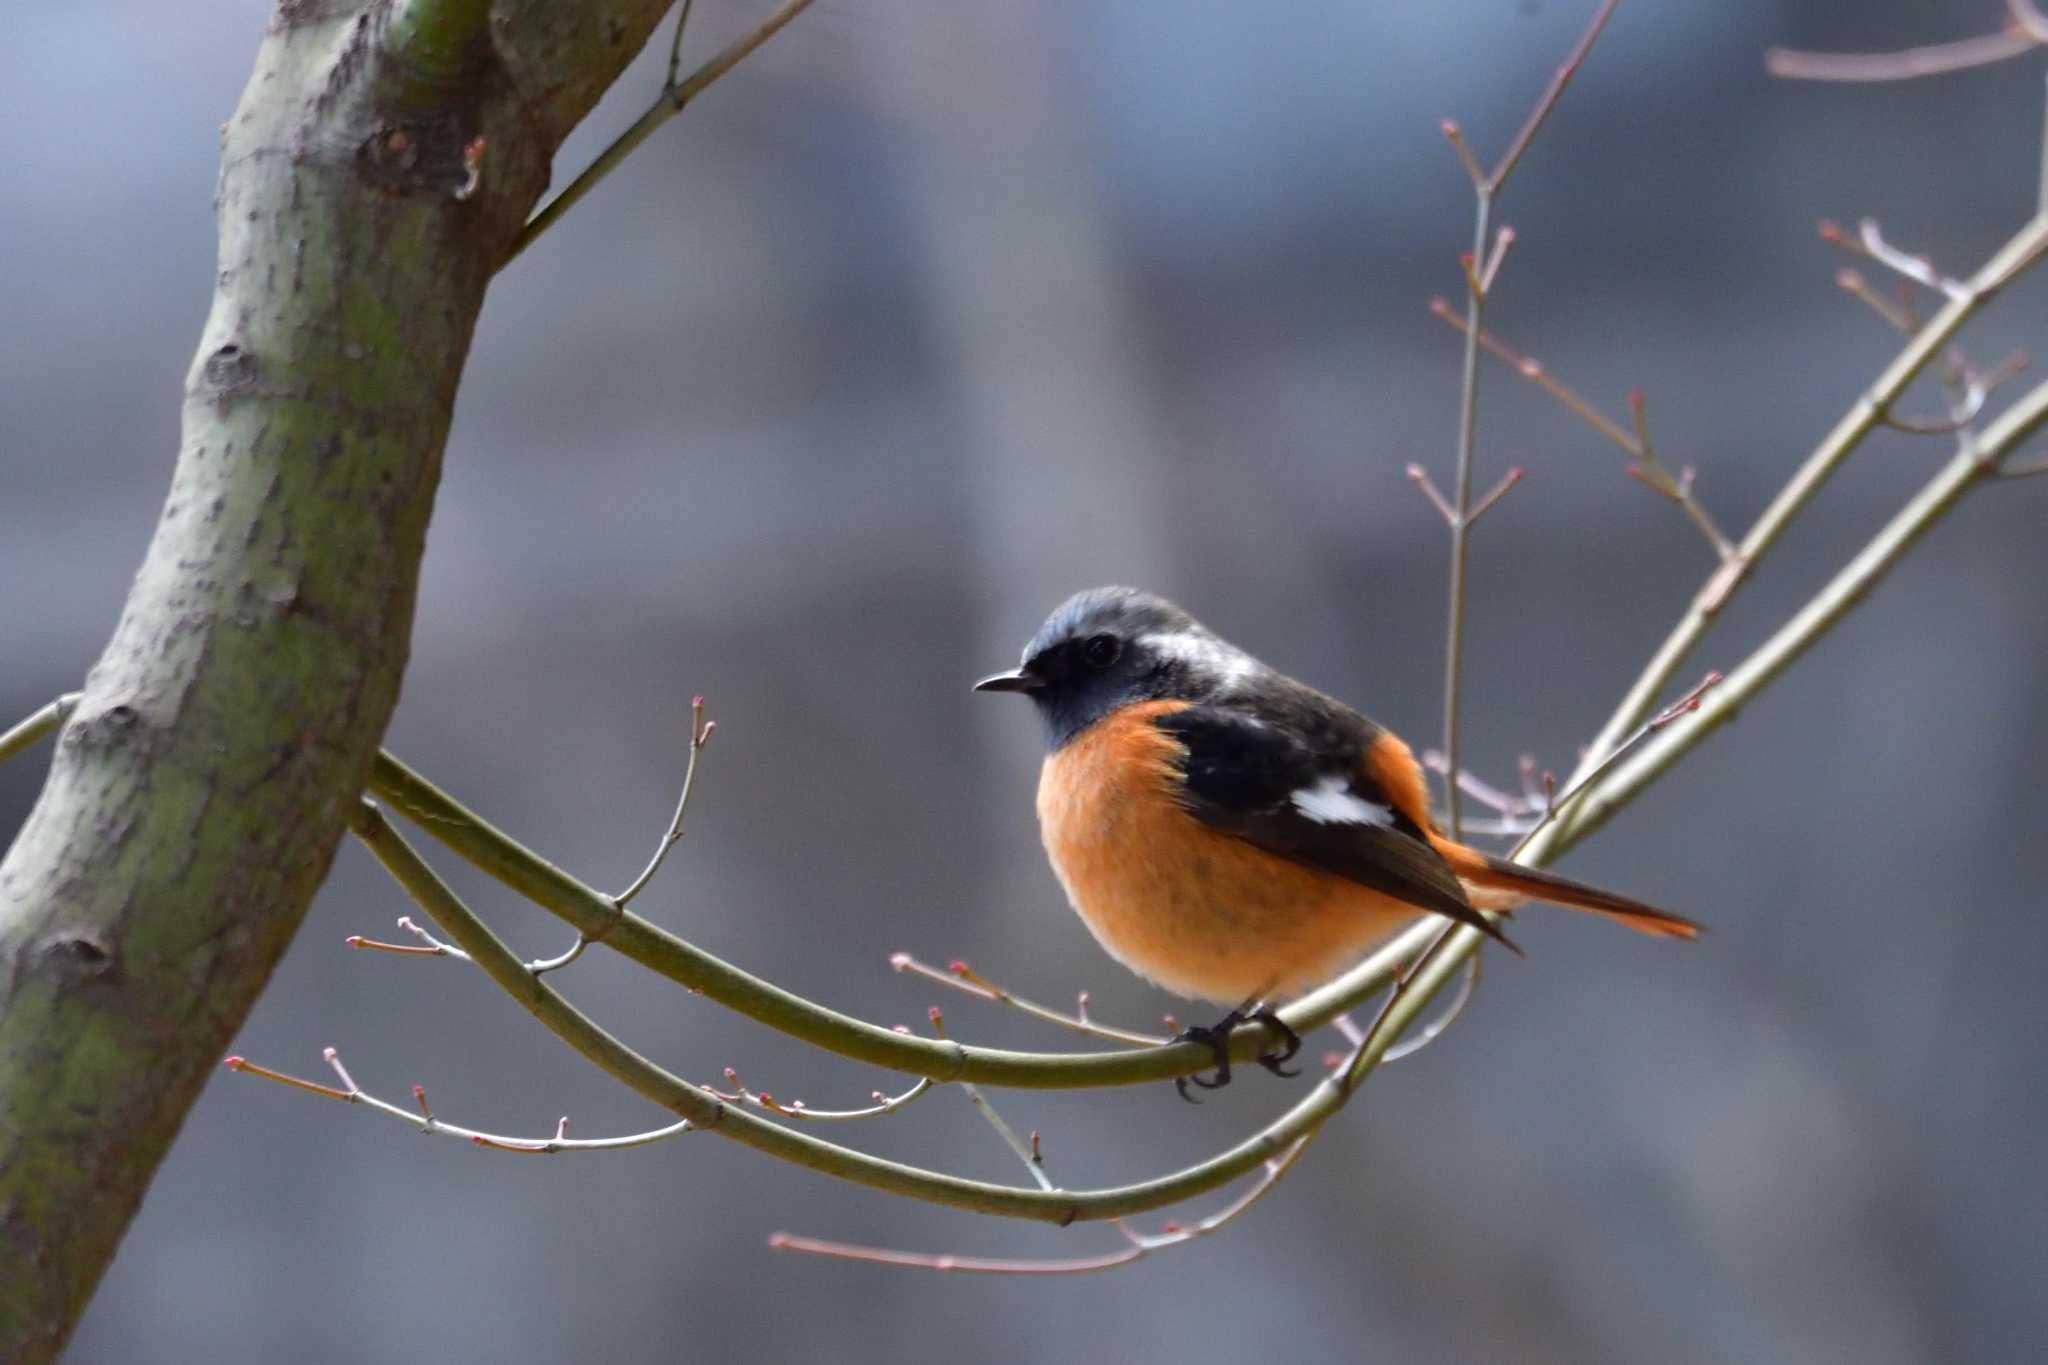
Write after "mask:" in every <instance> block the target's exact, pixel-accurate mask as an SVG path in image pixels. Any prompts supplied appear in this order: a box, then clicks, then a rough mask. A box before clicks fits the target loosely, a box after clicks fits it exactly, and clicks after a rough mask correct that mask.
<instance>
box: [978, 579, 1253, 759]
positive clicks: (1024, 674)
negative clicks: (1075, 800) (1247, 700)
mask: <svg viewBox="0 0 2048 1365" xmlns="http://www.w3.org/2000/svg"><path fill="white" fill-rule="evenodd" d="M1193 642H1199V645H1198V646H1196V647H1194V648H1191V647H1190V646H1191V643H1193ZM1212 642H1213V647H1214V648H1215V649H1219V650H1229V649H1230V646H1228V645H1225V644H1224V643H1223V642H1222V641H1220V640H1216V639H1215V637H1214V636H1212V635H1210V634H1209V632H1208V631H1207V630H1205V629H1203V628H1202V626H1201V625H1200V624H1199V623H1197V622H1196V621H1195V619H1194V618H1193V617H1191V616H1189V615H1188V614H1187V613H1186V612H1184V611H1182V610H1181V609H1180V608H1179V607H1176V606H1174V605H1173V604H1172V603H1171V602H1168V601H1166V600H1164V599H1163V598H1158V597H1154V596H1152V595H1151V594H1149V593H1142V592H1138V591H1136V590H1135V589H1131V588H1094V589H1091V590H1089V591H1087V592H1083V593H1076V594H1075V595H1074V596H1072V597H1070V598H1068V599H1067V600H1066V601H1065V602H1063V603H1061V604H1060V606H1059V609H1058V610H1056V611H1054V612H1053V614H1052V615H1051V617H1049V618H1048V619H1047V620H1046V623H1045V624H1044V625H1043V626H1042V627H1040V628H1039V631H1038V634H1037V636H1036V637H1034V638H1033V639H1032V641H1031V643H1030V644H1029V645H1027V646H1025V649H1024V662H1023V665H1022V666H1021V667H1019V668H1018V669H1017V670H1016V671H1015V672H1013V673H998V674H997V675H996V676H995V677H993V678H984V679H983V680H982V681H981V682H979V683H977V684H975V690H976V691H981V692H1022V693H1025V694H1026V695H1028V696H1029V697H1030V698H1031V700H1032V701H1033V702H1035V703H1037V705H1038V712H1039V714H1040V715H1041V716H1042V717H1044V719H1045V723H1046V730H1047V740H1048V742H1049V743H1050V745H1051V747H1053V748H1055V749H1057V748H1059V747H1060V746H1061V745H1063V744H1065V743H1066V742H1067V741H1068V740H1070V739H1072V738H1074V736H1076V735H1078V734H1080V733H1081V732H1082V731H1083V730H1086V729H1087V728H1088V727H1089V726H1091V725H1093V724H1094V723H1095V722H1096V721H1098V720H1100V719H1102V717H1104V716H1106V715H1108V714H1109V713H1110V712H1111V711H1114V710H1116V709H1117V708H1118V707H1120V706H1127V705H1129V704H1130V703H1132V702H1138V701H1150V700H1154V699H1156V698H1160V697H1180V696H1187V697H1189V698H1191V699H1192V698H1193V697H1195V696H1199V695H1204V694H1205V693H1206V691H1207V690H1208V689H1209V688H1210V687H1211V685H1212V681H1213V680H1212V679H1211V678H1209V677H1208V676H1206V675H1204V674H1203V672H1202V670H1201V669H1200V667H1199V666H1198V665H1199V663H1200V662H1201V659H1200V656H1201V655H1202V654H1203V653H1204V652H1206V651H1207V650H1208V649H1209V648H1210V646H1211V643H1212ZM1232 652H1233V653H1234V652H1235V651H1232Z"/></svg>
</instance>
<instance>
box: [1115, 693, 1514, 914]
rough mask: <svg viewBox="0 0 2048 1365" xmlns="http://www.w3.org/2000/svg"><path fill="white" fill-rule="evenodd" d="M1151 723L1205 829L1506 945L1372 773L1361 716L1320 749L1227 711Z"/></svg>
mask: <svg viewBox="0 0 2048 1365" xmlns="http://www.w3.org/2000/svg"><path fill="white" fill-rule="evenodd" d="M1325 719H1328V718H1325ZM1153 723H1154V724H1156V725H1157V726H1158V727H1159V728H1160V729H1161V730H1163V731H1165V732H1166V733H1168V734H1170V735H1172V736H1173V737H1174V738H1175V739H1177V740H1179V741H1180V743H1181V745H1182V746H1183V747H1184V748H1185V749H1186V751H1187V755H1186V757H1185V758H1184V759H1183V760H1182V763H1181V769H1182V774H1183V777H1184V778H1185V782H1184V785H1183V787H1182V791H1181V800H1182V803H1183V804H1184V805H1185V806H1186V807H1187V809H1188V812H1189V813H1190V814H1191V815H1193V816H1194V817H1195V818H1196V819H1197V820H1200V821H1201V822H1202V823H1203V824H1205V825H1208V826H1210V827H1211V828H1212V829H1218V830H1222V831H1223V832H1225V833H1226V834H1233V835H1235V836H1237V837H1238V838H1240V839H1243V840H1244V841H1245V842H1246V843H1249V844H1252V845H1254V846H1256V847H1258V848H1262V849H1264V850H1265V851H1266V852H1268V853H1273V854H1277V855H1279V856H1280V857H1283V858H1289V859H1292V860H1293V861H1295V862H1298V863H1302V864H1305V865H1307V866H1309V867H1313V868H1316V869H1317V870H1319V871H1323V872H1329V873H1333V874H1335V875H1336V876H1339V877H1344V878H1347V879H1349V880H1351V881H1354V882H1357V883H1358V884H1359V885H1361V886H1369V887H1371V888H1372V889H1373V890H1375V891H1381V892H1384V893H1386V894H1387V895H1389V896H1392V897H1393V898H1394V899H1396V900H1399V901H1405V902H1406V903H1407V904H1409V905H1413V906H1415V907H1416V908H1418V909H1422V910H1432V911H1435V912H1436V913H1437V914H1439V915H1445V916H1448V917H1449V918H1451V919H1454V920H1457V921H1458V922H1459V923H1461V924H1469V925H1471V926H1472V927H1473V928H1475V929H1478V930H1480V931H1481V932H1483V933H1485V934H1487V935H1489V936H1490V937H1492V938H1496V939H1500V941H1501V942H1503V943H1507V939H1506V938H1505V936H1503V935H1502V934H1501V932H1500V930H1499V929H1497V928H1495V927H1494V925H1493V923H1492V921H1490V920H1488V919H1487V918H1486V917H1485V916H1484V915H1482V914H1480V913H1479V912H1478V911H1476V910H1474V909H1473V908H1472V904H1471V902H1470V901H1468V900H1466V898H1465V888H1464V887H1463V885H1462V884H1460V882H1459V881H1458V878H1457V875H1456V874H1455V873H1453V872H1452V871H1451V869H1450V867H1449V865H1447V864H1446V863H1445V862H1444V860H1443V858H1442V857H1441V856H1440V855H1439V854H1438V853H1437V851H1436V850H1435V849H1434V848H1432V847H1431V846H1430V844H1429V840H1428V839H1427V837H1425V835H1424V834H1423V832H1422V830H1421V829H1419V828H1417V826H1416V824H1415V822H1414V821H1413V820H1410V819H1409V818H1408V817H1407V816H1406V815H1404V814H1403V813H1402V812H1401V811H1400V810H1399V809H1398V808H1397V807H1396V806H1395V805H1394V803H1393V802H1392V801H1391V800H1389V799H1388V797H1387V794H1386V793H1385V792H1384V791H1382V790H1380V788H1379V786H1378V784H1376V783H1375V782H1373V780H1372V778H1371V777H1370V776H1369V775H1368V774H1367V772H1366V769H1365V754H1366V751H1367V748H1368V745H1369V743H1370V740H1371V739H1372V737H1373V736H1372V735H1371V734H1370V733H1369V732H1366V731H1364V730H1363V728H1362V727H1365V726H1367V725H1369V724H1370V723H1369V722H1367V721H1365V720H1364V718H1363V717H1358V718H1356V721H1355V724H1354V725H1352V726H1349V727H1344V728H1345V729H1348V730H1350V731H1351V733H1349V734H1348V735H1342V734H1337V733H1332V731H1334V730H1336V729H1337V727H1334V726H1330V727H1318V728H1319V729H1322V730H1323V733H1322V734H1320V735H1319V736H1318V738H1319V739H1321V740H1323V741H1324V743H1322V744H1320V745H1318V746H1315V747H1311V745H1310V744H1309V743H1308V742H1307V741H1305V740H1304V739H1302V738H1301V737H1300V736H1299V735H1298V734H1297V733H1296V732H1295V731H1294V729H1293V727H1291V726H1288V725H1285V724H1275V723H1273V722H1269V721H1266V720H1263V719H1261V718H1260V717H1258V716H1256V715H1253V714H1251V713H1249V712H1247V711H1241V710H1238V709H1236V708H1234V707H1229V706H1190V707H1188V708H1186V709H1185V710H1180V711H1173V712H1169V713H1167V714H1166V715H1162V716H1160V717H1158V718H1157V719H1156V720H1155V721H1154V722H1153ZM1509 946H1510V947H1512V946H1513V945H1512V944H1510V945H1509Z"/></svg>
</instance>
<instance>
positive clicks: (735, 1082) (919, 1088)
mask: <svg viewBox="0 0 2048 1365" xmlns="http://www.w3.org/2000/svg"><path fill="white" fill-rule="evenodd" d="M725 1083H726V1084H727V1085H729V1086H731V1087H732V1089H731V1090H730V1091H724V1090H716V1089H713V1088H712V1087H711V1086H708V1085H707V1086H705V1087H704V1088H705V1089H706V1090H707V1091H710V1093H712V1094H714V1095H716V1096H718V1098H720V1099H722V1100H725V1101H726V1102H727V1103H730V1104H751V1105H755V1106H757V1107H759V1108H762V1109H766V1110H767V1111H768V1112H769V1113H771V1114H776V1115H779V1116H780V1117H782V1118H786V1119H801V1120H804V1121H806V1122H811V1123H853V1122H858V1121H860V1120H863V1119H879V1118H887V1117H888V1116H889V1115H891V1114H894V1113H896V1112H897V1111H898V1110H901V1109H907V1108H909V1107H910V1106H911V1105H913V1104H915V1103H916V1102H917V1101H918V1100H921V1099H923V1098H924V1097H925V1096H926V1095H928V1094H930V1093H931V1091H932V1088H933V1087H934V1086H935V1085H936V1082H934V1081H933V1080H932V1079H931V1078H930V1077H928V1076H927V1077H922V1078H920V1079H919V1080H918V1082H917V1084H915V1085H913V1086H911V1087H910V1089H908V1090H906V1091H904V1092H903V1093H902V1094H900V1095H890V1094H886V1093H884V1092H883V1091H880V1090H876V1091H872V1092H870V1096H869V1098H870V1099H871V1100H872V1101H873V1102H872V1103H870V1104H867V1105H863V1106H861V1107H860V1108H857V1109H813V1108H812V1107H811V1106H809V1105H807V1104H805V1103H804V1102H803V1101H802V1100H791V1101H789V1103H787V1104H784V1103H783V1102H782V1101H780V1100H778V1099H776V1098H775V1097H774V1096H773V1095H770V1094H769V1093H768V1092H767V1091H765V1090H762V1091H754V1090H749V1089H747V1087H746V1084H745V1083H744V1082H742V1081H741V1080H740V1073H739V1072H738V1071H735V1070H734V1069H733V1068H732V1067H727V1068H726V1069H725Z"/></svg>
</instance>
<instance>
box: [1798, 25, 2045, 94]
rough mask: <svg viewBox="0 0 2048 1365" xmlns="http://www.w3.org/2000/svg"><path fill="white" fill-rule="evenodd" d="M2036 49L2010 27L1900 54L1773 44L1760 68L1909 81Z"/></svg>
mask: <svg viewBox="0 0 2048 1365" xmlns="http://www.w3.org/2000/svg"><path fill="white" fill-rule="evenodd" d="M2034 47H2035V43H2034V40H2033V39H2032V38H2029V37H2027V36H2026V35H2025V34H2024V33H2014V32H2012V31H2010V30H2006V31H2002V32H1999V33H1985V34H1980V35H1978V36H1976V37H1974V38H1958V39H1957V40H1955V41H1954V42H1950V43H1931V44H1929V45H1928V46H1926V47H1909V48H1906V49H1904V50H1903V51H1899V52H1802V51H1799V50H1797V49H1795V48H1789V47H1774V48H1771V49H1769V50H1768V51H1766V52H1765V53H1764V70H1766V71H1768V72H1770V74H1772V75H1773V76H1776V77H1778V78H1780V79H1781V80H1791V81H1850V82H1854V83H1856V84H1864V83H1867V82H1871V81H1910V80H1917V79H1919V78H1920V77H1922V76H1945V75H1947V74H1948V73H1949V72H1951V71H1967V70H1968V69H1970V68H1971V67H1973V66H1989V65H1990V64H1991V63H1993V62H2002V61H2005V60H2007V59H2008V58H2012V57H2018V56H2020V55H2022V54H2023V53H2027V52H2032V51H2033V50H2034Z"/></svg>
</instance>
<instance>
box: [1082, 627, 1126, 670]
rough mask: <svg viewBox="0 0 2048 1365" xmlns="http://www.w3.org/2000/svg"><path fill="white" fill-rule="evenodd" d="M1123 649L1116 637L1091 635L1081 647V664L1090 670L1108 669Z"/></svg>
mask: <svg viewBox="0 0 2048 1365" xmlns="http://www.w3.org/2000/svg"><path fill="white" fill-rule="evenodd" d="M1123 649H1124V647H1123V645H1122V643H1120V642H1119V641H1118V640H1117V638H1116V636H1114V635H1091V636H1089V637H1088V639H1087V640H1086V642H1084V643H1083V644H1082V646H1081V662H1083V663H1085V664H1087V665H1088V666H1089V667H1090V668H1108V667H1109V666H1110V665H1111V664H1113V663H1115V662H1116V656H1117V655H1119V654H1121V653H1123Z"/></svg>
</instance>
